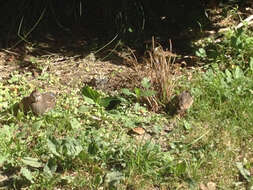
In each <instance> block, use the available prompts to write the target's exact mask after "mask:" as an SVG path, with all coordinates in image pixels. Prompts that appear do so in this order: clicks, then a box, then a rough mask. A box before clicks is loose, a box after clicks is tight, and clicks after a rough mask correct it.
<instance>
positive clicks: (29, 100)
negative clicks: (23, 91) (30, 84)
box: [21, 90, 56, 115]
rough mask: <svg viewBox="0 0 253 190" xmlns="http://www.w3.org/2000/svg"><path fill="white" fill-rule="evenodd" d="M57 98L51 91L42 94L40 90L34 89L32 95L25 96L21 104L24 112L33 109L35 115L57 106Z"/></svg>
mask: <svg viewBox="0 0 253 190" xmlns="http://www.w3.org/2000/svg"><path fill="white" fill-rule="evenodd" d="M55 103H56V98H55V95H54V94H53V93H51V92H47V93H43V94H41V93H40V92H39V91H38V90H34V91H33V92H32V93H31V94H30V96H28V97H24V98H23V99H22V101H21V106H22V108H23V111H24V113H25V114H26V113H27V112H28V111H30V110H31V111H32V112H33V113H34V114H35V115H42V114H44V113H45V112H47V111H49V110H51V109H53V108H54V107H55Z"/></svg>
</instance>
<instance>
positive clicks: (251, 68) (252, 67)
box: [249, 57, 253, 71]
mask: <svg viewBox="0 0 253 190" xmlns="http://www.w3.org/2000/svg"><path fill="white" fill-rule="evenodd" d="M249 66H250V70H251V71H253V57H251V58H250V62H249Z"/></svg>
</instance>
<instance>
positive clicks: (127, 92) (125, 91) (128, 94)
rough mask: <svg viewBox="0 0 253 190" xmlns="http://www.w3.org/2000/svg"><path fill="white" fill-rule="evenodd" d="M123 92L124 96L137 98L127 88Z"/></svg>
mask: <svg viewBox="0 0 253 190" xmlns="http://www.w3.org/2000/svg"><path fill="white" fill-rule="evenodd" d="M121 92H122V93H123V94H125V95H127V96H134V97H136V95H135V94H134V93H133V92H131V91H130V90H129V89H127V88H122V89H121Z"/></svg>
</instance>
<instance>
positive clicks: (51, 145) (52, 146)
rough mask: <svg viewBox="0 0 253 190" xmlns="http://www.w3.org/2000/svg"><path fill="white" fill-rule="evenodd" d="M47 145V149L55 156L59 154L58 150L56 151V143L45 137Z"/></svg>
mask: <svg viewBox="0 0 253 190" xmlns="http://www.w3.org/2000/svg"><path fill="white" fill-rule="evenodd" d="M47 146H48V148H49V150H50V151H51V152H52V153H53V154H54V155H56V156H61V155H60V154H59V153H58V152H57V145H56V143H54V142H53V141H52V140H50V139H47Z"/></svg>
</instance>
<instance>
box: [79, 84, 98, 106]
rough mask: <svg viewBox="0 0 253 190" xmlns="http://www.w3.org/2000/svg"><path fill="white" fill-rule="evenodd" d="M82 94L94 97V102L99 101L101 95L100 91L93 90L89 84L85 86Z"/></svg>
mask: <svg viewBox="0 0 253 190" xmlns="http://www.w3.org/2000/svg"><path fill="white" fill-rule="evenodd" d="M82 94H83V95H84V96H86V97H88V98H90V99H92V100H93V101H94V102H96V103H98V100H99V98H100V96H101V94H100V93H98V91H96V90H93V89H92V88H91V87H89V86H85V87H83V89H82Z"/></svg>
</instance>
